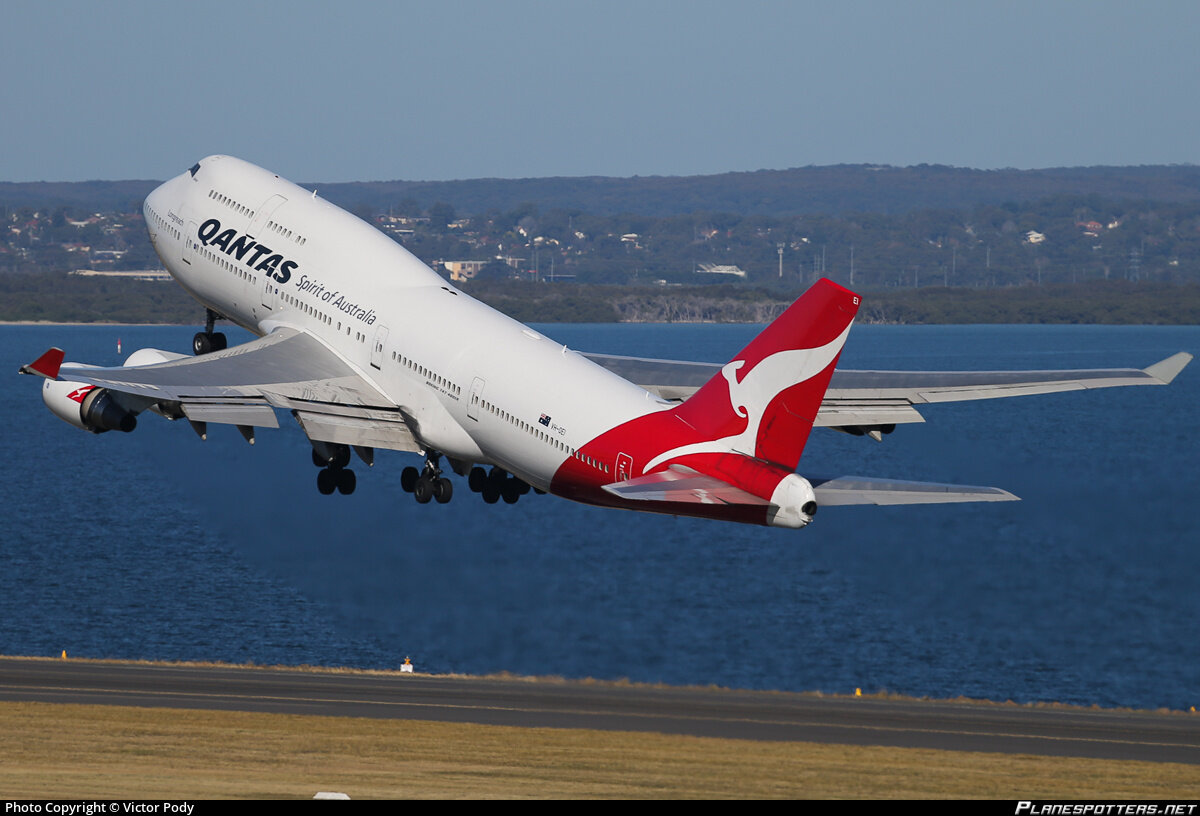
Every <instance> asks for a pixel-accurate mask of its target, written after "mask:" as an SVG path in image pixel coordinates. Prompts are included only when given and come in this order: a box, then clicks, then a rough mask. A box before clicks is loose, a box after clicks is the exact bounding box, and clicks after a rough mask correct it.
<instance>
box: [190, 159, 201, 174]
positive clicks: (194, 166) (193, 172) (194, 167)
mask: <svg viewBox="0 0 1200 816" xmlns="http://www.w3.org/2000/svg"><path fill="white" fill-rule="evenodd" d="M199 169H200V162H196V163H195V164H193V165H192V166H191V167H189V168H188V172H189V173H191V174H192V178H195V177H196V171H197V170H199Z"/></svg>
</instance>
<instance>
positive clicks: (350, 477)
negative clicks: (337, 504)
mask: <svg viewBox="0 0 1200 816" xmlns="http://www.w3.org/2000/svg"><path fill="white" fill-rule="evenodd" d="M357 485H358V477H356V476H355V475H354V471H353V470H339V471H337V489H338V492H339V493H341V494H342V495H343V496H349V495H350V494H351V493H353V492H354V488H355V487H356V486H357Z"/></svg>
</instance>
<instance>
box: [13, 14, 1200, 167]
mask: <svg viewBox="0 0 1200 816" xmlns="http://www.w3.org/2000/svg"><path fill="white" fill-rule="evenodd" d="M1198 34H1200V3H1195V2H1150V3H1131V2H1128V0H1121V1H1120V2H1117V1H1116V0H1091V2H1052V1H1048V0H1042V1H1041V2H1025V0H1016V1H1015V2H1005V3H979V2H964V1H963V0H957V1H956V2H916V1H914V2H903V1H902V0H842V2H827V3H811V2H802V1H801V0H790V1H788V0H783V1H782V2H775V1H773V0H772V1H770V2H767V1H765V0H764V1H763V2H756V1H755V0H739V2H736V3H734V2H729V0H724V2H710V1H709V0H674V2H661V1H660V0H637V2H627V0H606V2H586V3H585V2H576V0H505V2H467V1H466V0H436V1H435V2H402V1H401V0H392V1H391V2H359V1H358V0H341V1H340V2H337V3H333V2H309V1H308V0H291V1H290V2H275V3H260V2H251V1H249V0H241V2H236V3H235V2H225V0H208V1H206V2H204V3H183V2H164V1H163V0H157V1H156V2H132V1H131V0H127V1H126V2H121V1H120V0H112V1H110V2H104V3H97V2H94V0H92V2H86V3H84V2H59V1H56V0H35V1H34V2H28V1H27V0H4V2H0V72H2V73H0V77H2V81H0V111H2V117H3V118H2V119H0V181H83V180H91V179H164V178H168V177H170V176H173V175H176V174H177V173H179V172H182V171H183V170H184V169H186V168H187V167H188V166H189V165H191V164H192V163H193V162H194V161H195V160H196V159H198V158H201V157H203V156H206V155H209V154H212V153H226V154H231V155H236V156H240V157H242V158H245V159H247V160H249V161H252V162H255V163H256V164H260V165H263V166H265V167H269V168H271V169H272V170H274V171H275V172H277V173H279V174H280V175H283V176H286V177H288V178H292V179H294V180H297V181H304V182H322V181H324V182H338V181H371V180H389V179H405V180H447V179H465V178H485V177H494V178H525V177H543V176H591V175H603V176H633V175H643V176H645V175H676V176H677V175H694V174H708V173H721V172H727V171H748V170H758V169H784V168H789V167H802V166H807V165H829V164H859V163H868V164H891V165H898V166H906V165H914V164H922V163H929V164H947V165H954V166H959V167H976V168H985V169H986V168H1001V167H1017V168H1040V167H1061V166H1081V165H1127V164H1187V163H1197V162H1200V138H1198V134H1200V104H1198V103H1200V48H1197V47H1196V42H1195V41H1196V37H1197V35H1198Z"/></svg>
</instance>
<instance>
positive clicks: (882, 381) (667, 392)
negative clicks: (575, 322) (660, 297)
mask: <svg viewBox="0 0 1200 816" xmlns="http://www.w3.org/2000/svg"><path fill="white" fill-rule="evenodd" d="M584 356H586V357H587V358H588V359H590V360H592V361H593V362H595V363H597V364H599V365H601V366H604V367H605V368H607V369H609V370H610V371H612V372H613V373H615V374H618V375H619V376H621V377H624V378H625V379H627V380H629V381H630V382H633V383H636V384H638V385H640V386H641V387H642V388H645V389H646V390H647V391H650V392H652V393H654V394H657V395H658V396H660V397H662V398H663V399H669V400H684V399H687V398H688V397H690V396H691V395H692V394H694V393H695V392H696V391H697V390H698V389H699V388H700V386H702V385H704V383H706V382H708V380H709V379H711V378H712V377H713V375H715V374H716V373H717V372H719V371H720V370H721V366H720V365H717V364H714V363H693V362H686V361H682V360H654V359H649V358H643V357H622V356H618V355H612V354H590V353H589V354H585V355H584ZM1191 359H1192V355H1190V354H1188V353H1187V352H1182V351H1181V352H1179V353H1178V354H1174V355H1172V356H1171V357H1168V358H1167V359H1165V360H1162V361H1160V362H1158V363H1155V364H1154V365H1152V366H1149V367H1148V368H1144V369H1136V368H1098V369H1070V370H1062V371H847V370H838V371H835V372H834V374H833V379H832V381H831V382H830V383H829V389H828V390H827V391H826V392H825V399H824V400H823V401H822V403H821V409H820V411H819V412H818V414H817V418H816V421H815V422H814V423H813V424H814V425H815V426H818V427H833V428H839V427H841V428H845V427H857V428H869V427H871V426H886V425H896V424H900V423H904V422H924V421H925V420H924V417H922V416H921V414H920V412H919V411H917V409H916V408H915V407H914V406H916V405H922V404H927V403H935V402H957V401H960V400H977V399H995V398H997V397H1015V396H1022V395H1028V394H1050V393H1053V392H1056V391H1076V390H1081V389H1087V388H1112V387H1115V386H1123V385H1166V384H1167V383H1169V382H1171V380H1173V379H1174V378H1175V376H1176V375H1177V374H1178V373H1179V372H1180V371H1182V370H1183V368H1184V366H1186V365H1187V364H1188V363H1189V362H1191ZM859 432H860V433H861V432H862V431H859Z"/></svg>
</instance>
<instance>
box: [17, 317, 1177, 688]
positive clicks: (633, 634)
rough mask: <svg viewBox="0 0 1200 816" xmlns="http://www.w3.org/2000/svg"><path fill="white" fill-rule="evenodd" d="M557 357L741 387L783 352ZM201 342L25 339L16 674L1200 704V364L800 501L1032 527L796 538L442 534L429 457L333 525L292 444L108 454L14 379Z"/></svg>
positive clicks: (472, 521)
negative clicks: (870, 491)
mask: <svg viewBox="0 0 1200 816" xmlns="http://www.w3.org/2000/svg"><path fill="white" fill-rule="evenodd" d="M539 328H540V329H541V330H543V331H544V332H545V333H546V334H548V335H549V336H551V337H554V338H555V339H558V340H561V341H562V342H565V343H567V344H568V345H569V346H571V347H572V348H579V349H586V350H593V351H604V352H609V353H616V354H637V355H644V356H655V357H669V358H675V359H702V360H711V361H716V362H720V361H724V360H726V359H728V358H729V357H730V356H731V355H732V354H733V353H735V352H736V351H737V350H738V348H740V347H741V345H742V344H743V343H744V342H745V341H746V340H747V339H749V338H750V337H751V336H753V334H754V333H755V331H756V328H757V327H754V326H728V325H701V326H696V325H667V326H664V325H596V326H578V325H547V326H541V327H539ZM193 331H194V329H191V328H187V327H151V326H141V327H130V326H97V327H80V326H3V327H0V337H2V338H3V340H4V343H3V348H4V352H3V364H4V365H6V366H7V367H8V368H7V369H6V370H7V371H8V372H10V374H9V375H8V376H7V378H6V380H5V382H6V385H5V386H4V390H3V393H4V395H5V399H4V400H3V401H0V442H2V448H0V449H2V450H3V451H4V452H5V453H6V454H7V457H6V463H5V465H4V467H3V471H2V472H3V475H4V479H3V496H4V508H5V510H6V511H7V512H6V513H5V514H4V517H3V520H2V521H0V531H2V532H3V535H2V536H0V542H2V544H0V555H2V558H3V561H2V564H3V570H0V653H4V654H23V655H57V654H59V653H60V652H61V651H62V650H64V649H65V650H66V651H67V652H68V653H69V654H71V655H73V656H80V657H113V658H131V659H133V658H136V659H152V660H219V661H228V662H234V663H244V662H254V663H258V664H289V665H299V664H320V665H338V666H355V667H364V668H368V667H370V668H390V667H396V666H398V665H400V664H401V663H402V662H403V661H404V659H405V657H411V658H412V660H413V662H414V663H415V664H416V665H417V668H418V669H419V670H421V671H429V672H439V673H442V672H461V673H469V674H483V673H493V672H512V673H515V674H529V675H560V676H564V677H596V678H606V679H615V678H628V679H630V680H633V681H637V682H662V683H669V684H699V685H707V684H716V685H721V686H730V687H737V688H752V689H779V690H794V691H811V690H820V691H823V692H829V693H851V692H853V690H854V689H855V688H862V689H863V691H864V692H873V691H879V690H888V691H892V692H896V693H902V694H909V695H915V696H927V697H936V698H950V697H957V696H967V697H975V698H986V699H993V700H1009V699H1011V700H1015V701H1019V702H1030V701H1060V702H1067V703H1075V704H1081V705H1093V704H1094V705H1100V706H1133V707H1139V708H1159V707H1166V708H1172V709H1186V708H1188V707H1189V706H1192V705H1200V649H1198V648H1197V646H1196V636H1195V627H1196V622H1197V620H1200V615H1198V614H1197V613H1200V600H1198V598H1200V593H1198V592H1197V589H1198V583H1200V582H1198V576H1200V554H1198V548H1197V539H1198V538H1200V501H1198V500H1197V491H1198V489H1200V478H1198V477H1200V467H1198V465H1197V453H1198V450H1200V445H1198V443H1200V430H1198V427H1197V411H1196V406H1197V404H1198V403H1200V364H1195V363H1194V364H1193V365H1192V366H1190V367H1189V368H1188V369H1186V370H1185V371H1184V372H1183V373H1182V374H1181V375H1180V377H1179V379H1178V380H1177V381H1176V382H1175V383H1174V384H1173V385H1172V386H1170V387H1168V388H1120V389H1109V390H1097V391H1089V392H1076V393H1066V394H1055V395H1047V396H1040V397H1022V398H1016V399H1007V400H989V401H983V402H977V403H960V404H946V405H933V406H928V407H927V408H924V409H923V410H922V413H923V414H924V415H925V417H926V419H927V422H926V423H925V424H918V425H909V426H901V427H899V428H897V430H896V432H895V433H894V434H892V435H891V436H889V437H887V438H886V439H885V441H884V442H883V443H882V444H879V443H875V442H873V441H871V440H869V439H863V438H855V437H849V436H845V435H842V434H836V433H833V432H829V431H823V430H818V431H816V432H814V433H813V436H812V439H811V440H810V442H809V446H808V448H807V450H806V451H805V455H804V459H803V460H802V463H801V465H802V466H801V468H800V470H801V472H804V471H805V470H810V471H812V472H816V473H826V474H828V473H832V472H844V473H850V474H856V475H868V476H887V477H894V478H900V479H923V480H930V481H944V482H958V483H963V484H982V485H995V486H999V487H1003V488H1005V489H1007V490H1010V491H1012V492H1014V493H1016V494H1017V495H1018V496H1021V497H1022V499H1023V501H1021V502H1010V503H1001V504H995V505H985V504H980V505H947V506H934V507H929V506H926V507H919V506H918V507H906V508H826V509H824V510H822V511H821V512H820V513H819V514H818V516H817V519H816V521H815V522H814V524H812V525H811V526H810V527H809V528H807V529H804V530H800V531H792V530H775V529H765V528H758V527H749V526H740V525H734V524H725V523H718V522H706V521H701V520H695V519H678V518H673V517H667V516H657V515H652V514H644V513H631V512H624V511H615V510H605V509H598V508H591V507H585V506H582V505H577V504H573V503H571V502H567V501H563V500H560V499H556V498H554V497H550V496H542V497H535V496H529V497H526V498H524V499H522V500H521V502H520V503H518V504H517V505H513V506H509V505H504V504H500V505H485V504H484V503H483V502H482V501H480V500H479V498H478V497H477V496H475V495H473V494H470V493H469V492H468V491H467V490H466V486H465V483H463V482H462V481H461V480H458V482H457V484H456V487H457V492H456V496H455V499H454V501H453V502H452V503H451V504H449V505H445V506H442V505H436V504H431V505H427V506H418V505H416V504H415V503H414V502H413V501H412V499H411V497H410V496H408V495H407V494H404V493H403V492H402V491H401V490H400V486H399V476H400V470H401V468H402V467H403V466H404V465H406V464H410V463H415V457H413V456H411V455H403V454H393V453H388V452H380V453H379V454H378V456H377V459H376V464H375V467H374V468H372V469H370V470H368V469H367V468H365V467H364V466H362V465H361V464H360V465H358V466H357V467H356V469H357V472H358V475H359V479H358V485H359V487H358V491H357V492H356V493H355V494H354V495H353V496H349V497H343V496H333V497H324V496H320V495H318V494H317V491H316V489H315V474H316V471H315V469H314V468H313V467H312V465H311V463H310V462H309V454H308V444H307V442H306V440H305V439H304V437H303V434H302V433H301V432H300V431H299V429H298V428H296V427H294V423H292V421H291V419H290V418H288V417H286V416H283V415H281V417H280V420H281V424H282V426H283V427H282V429H281V430H279V431H260V432H259V434H258V441H257V444H255V445H254V446H253V447H251V446H249V445H247V444H246V443H245V442H244V441H243V440H242V438H241V437H240V436H239V435H238V433H237V432H236V430H234V429H232V428H227V427H213V428H211V429H210V434H209V440H208V441H207V442H202V441H201V440H200V439H199V438H198V437H196V436H195V435H194V434H193V433H192V432H191V430H190V429H189V428H188V427H187V425H186V424H184V423H169V422H167V421H165V420H162V419H161V418H159V417H156V416H152V415H149V414H146V415H144V416H143V417H142V419H141V420H140V421H139V426H138V428H137V430H136V431H135V432H134V433H132V434H128V435H124V434H116V433H108V434H103V435H99V436H93V435H91V434H87V433H84V432H82V431H79V430H76V429H74V428H71V427H69V426H68V425H66V424H65V423H63V422H61V421H60V420H58V419H57V418H55V417H53V416H52V415H51V414H50V413H49V412H48V411H47V410H46V409H45V408H44V407H43V405H42V401H41V397H40V394H39V393H38V389H39V382H38V381H35V380H34V379H33V378H28V377H19V376H17V375H16V374H15V372H16V369H17V367H18V366H19V365H20V364H22V363H25V362H29V361H30V360H32V359H33V358H34V357H36V356H37V355H38V354H40V353H41V352H42V351H44V350H45V349H46V348H47V347H49V346H51V345H57V346H61V347H63V348H65V349H66V351H67V357H68V359H74V360H79V361H83V362H90V363H97V364H118V363H119V362H120V361H122V360H123V359H124V358H125V357H126V356H128V354H129V353H130V352H132V351H133V350H134V349H136V348H140V347H144V346H152V347H157V348H165V349H171V350H177V351H187V350H188V348H189V344H190V338H191V334H192V332H193ZM118 337H120V338H121V341H122V344H123V352H124V353H123V354H121V355H118V354H117V352H116V342H117V338H118ZM233 339H235V338H234V337H232V336H231V340H233ZM1180 350H1186V351H1190V352H1192V353H1200V327H1194V326H1184V327H1139V326H1119V327H1108V326H1105V327H1098V326H859V327H856V328H855V329H854V330H853V331H852V332H851V336H850V341H849V343H848V345H847V348H846V352H845V354H844V355H843V358H842V363H841V364H842V366H843V367H847V368H881V369H1029V368H1083V367H1117V366H1122V367H1124V366H1130V367H1138V368H1140V367H1144V366H1146V365H1149V364H1150V363H1153V362H1156V361H1158V360H1159V359H1162V358H1164V357H1166V356H1168V355H1170V354H1172V353H1174V352H1176V351H1180Z"/></svg>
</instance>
